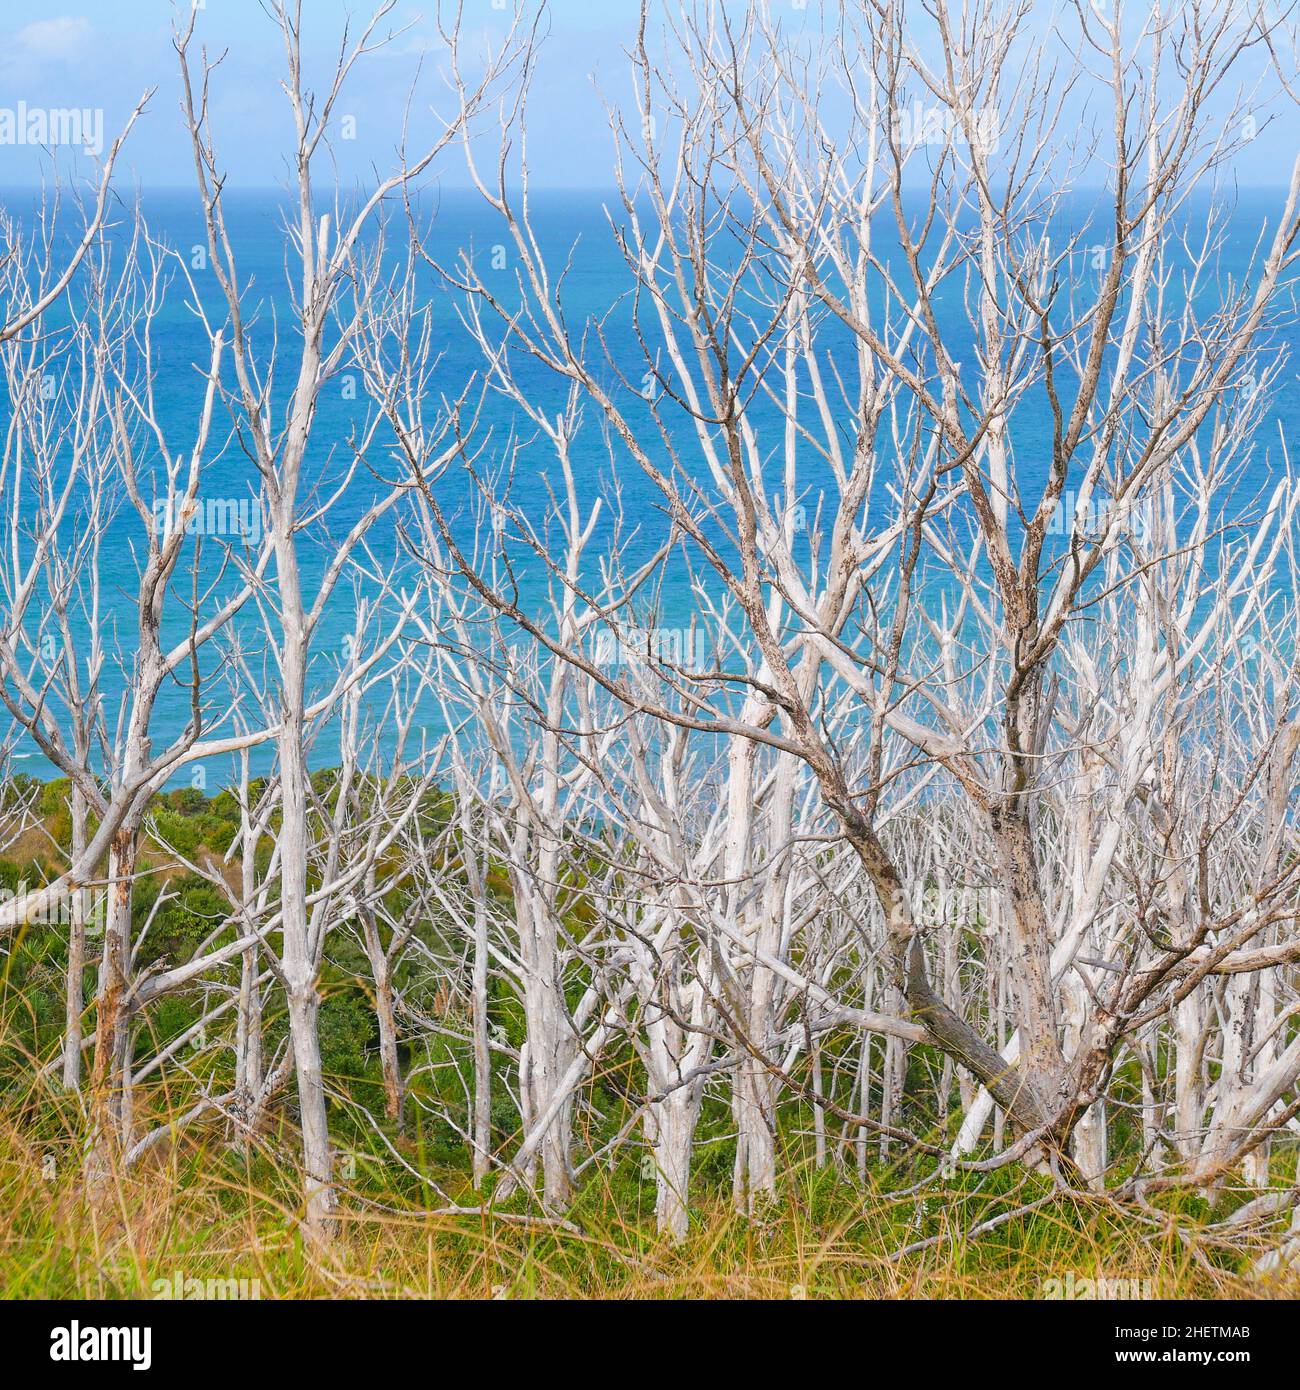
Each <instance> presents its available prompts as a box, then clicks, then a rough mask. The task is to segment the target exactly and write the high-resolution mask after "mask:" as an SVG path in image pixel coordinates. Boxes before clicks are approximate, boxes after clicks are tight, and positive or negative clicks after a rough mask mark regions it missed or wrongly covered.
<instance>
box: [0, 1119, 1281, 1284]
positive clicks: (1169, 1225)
mask: <svg viewBox="0 0 1300 1390" xmlns="http://www.w3.org/2000/svg"><path fill="white" fill-rule="evenodd" d="M69 1138H71V1134H69ZM75 1153H76V1150H75V1148H74V1147H71V1146H70V1145H63V1146H59V1145H51V1144H50V1142H49V1141H48V1140H47V1141H45V1142H36V1141H33V1140H32V1139H31V1138H29V1137H27V1136H26V1135H25V1134H24V1133H23V1132H21V1131H20V1130H19V1129H18V1128H17V1127H16V1126H15V1125H14V1124H13V1123H12V1122H9V1121H0V1190H2V1191H3V1200H2V1202H0V1206H2V1208H3V1210H2V1212H0V1293H3V1295H4V1296H5V1297H9V1298H43V1297H52V1298H63V1297H86V1298H121V1297H152V1296H154V1292H155V1281H166V1282H167V1284H168V1285H170V1284H171V1283H172V1281H173V1280H174V1279H175V1278H176V1277H177V1276H178V1275H179V1277H180V1278H182V1279H195V1280H208V1279H217V1280H228V1279H245V1280H249V1281H252V1280H256V1281H257V1289H258V1293H259V1294H260V1296H261V1297H263V1298H333V1299H337V1298H406V1297H417V1298H494V1297H495V1298H571V1299H602V1298H617V1299H645V1298H692V1299H693V1298H705V1299H750V1298H763V1299H774V1298H775V1299H791V1298H796V1299H797V1298H810V1299H811V1298H871V1299H890V1298H928V1299H934V1298H1008V1297H1010V1298H1039V1297H1042V1296H1043V1295H1044V1285H1045V1282H1046V1281H1047V1280H1049V1279H1052V1278H1057V1279H1060V1278H1062V1277H1063V1276H1065V1275H1066V1274H1067V1273H1069V1272H1072V1273H1073V1274H1074V1275H1075V1278H1076V1279H1084V1278H1095V1277H1098V1276H1102V1277H1105V1278H1109V1279H1117V1278H1131V1279H1137V1280H1148V1281H1150V1285H1149V1287H1150V1289H1151V1294H1152V1296H1154V1297H1171V1298H1224V1297H1238V1298H1239V1297H1252V1296H1253V1297H1259V1296H1270V1295H1273V1296H1288V1295H1289V1296H1295V1295H1296V1293H1297V1292H1300V1282H1298V1281H1297V1280H1296V1278H1295V1277H1294V1276H1293V1275H1292V1276H1288V1278H1287V1279H1286V1280H1284V1281H1281V1282H1274V1283H1273V1284H1262V1283H1261V1282H1260V1281H1259V1280H1257V1279H1256V1278H1255V1277H1254V1276H1253V1275H1252V1274H1251V1273H1250V1261H1249V1252H1246V1251H1237V1250H1233V1249H1230V1248H1225V1247H1223V1246H1222V1243H1221V1242H1220V1241H1219V1240H1218V1239H1217V1238H1216V1237H1215V1236H1213V1235H1212V1234H1211V1233H1209V1232H1207V1231H1205V1230H1203V1229H1201V1228H1199V1227H1198V1226H1197V1224H1196V1222H1195V1221H1194V1220H1193V1219H1192V1218H1191V1217H1190V1216H1188V1215H1187V1214H1186V1213H1174V1212H1165V1213H1161V1212H1146V1213H1137V1212H1134V1211H1132V1210H1129V1209H1122V1208H1119V1207H1117V1206H1116V1205H1115V1204H1113V1203H1109V1202H1106V1201H1099V1200H1096V1199H1093V1198H1088V1197H1081V1196H1072V1197H1069V1196H1067V1197H1059V1198H1055V1199H1052V1200H1049V1201H1047V1202H1046V1203H1045V1204H1043V1205H1039V1206H1038V1207H1037V1208H1036V1209H1035V1210H1033V1211H1032V1212H1029V1213H1026V1214H1023V1215H1020V1216H1017V1217H1014V1218H1013V1219H1010V1220H1005V1221H1004V1222H1002V1224H1000V1225H998V1226H996V1227H994V1228H992V1229H990V1230H988V1231H986V1232H985V1233H984V1234H983V1235H982V1236H979V1237H978V1238H976V1239H972V1238H970V1235H969V1233H970V1232H971V1230H972V1229H973V1228H975V1227H977V1226H978V1225H979V1224H980V1223H981V1222H982V1221H986V1220H989V1219H990V1218H992V1217H994V1216H997V1215H1002V1214H1005V1213H1007V1212H1010V1211H1014V1210H1015V1209H1017V1208H1018V1207H1019V1206H1022V1205H1024V1204H1026V1203H1027V1202H1028V1201H1029V1200H1031V1199H1033V1200H1037V1199H1038V1198H1040V1197H1041V1196H1042V1191H1041V1189H1033V1190H1027V1189H1026V1184H1032V1181H1033V1180H1030V1179H1019V1180H1017V1181H1016V1182H1015V1183H1013V1182H1011V1181H1009V1180H1006V1181H1004V1182H1003V1183H1002V1186H1001V1188H1000V1189H998V1190H994V1189H993V1187H992V1185H991V1184H989V1183H988V1182H987V1181H985V1182H984V1183H971V1184H969V1185H963V1186H960V1187H955V1186H951V1185H945V1184H944V1183H943V1182H942V1181H941V1180H936V1181H935V1182H934V1183H933V1184H932V1185H931V1186H930V1187H929V1188H928V1189H926V1191H925V1192H924V1194H923V1195H918V1196H908V1195H904V1194H902V1193H900V1192H891V1191H889V1190H888V1189H887V1186H886V1184H885V1182H884V1181H876V1182H874V1183H871V1184H866V1185H864V1184H862V1183H860V1182H859V1181H858V1180H857V1179H856V1178H853V1177H849V1176H846V1175H844V1174H841V1173H836V1172H835V1171H833V1170H823V1171H820V1172H819V1171H817V1170H815V1169H813V1168H812V1167H810V1166H804V1165H799V1166H796V1167H795V1168H794V1169H793V1171H792V1172H791V1173H789V1174H788V1175H787V1176H786V1178H785V1179H784V1181H783V1183H782V1187H781V1192H780V1195H779V1199H778V1201H777V1202H775V1203H773V1204H772V1205H771V1206H770V1208H768V1209H767V1210H765V1211H763V1212H761V1213H760V1214H759V1215H758V1216H757V1217H756V1218H754V1219H745V1218H742V1217H740V1216H738V1215H737V1214H736V1213H735V1212H734V1211H733V1210H732V1209H731V1205H730V1203H729V1201H728V1200H727V1199H726V1194H725V1193H723V1192H719V1191H709V1190H707V1189H706V1190H704V1191H702V1192H701V1193H700V1195H699V1199H698V1201H697V1203H696V1205H695V1210H694V1213H693V1219H692V1230H691V1235H690V1238H689V1240H688V1241H687V1242H686V1243H685V1244H684V1245H683V1246H681V1247H680V1248H673V1247H671V1246H669V1245H667V1244H665V1243H663V1242H660V1241H658V1240H657V1239H656V1238H655V1236H654V1232H653V1220H652V1204H653V1198H652V1196H651V1195H650V1192H649V1191H648V1190H646V1191H642V1189H641V1187H640V1186H638V1184H637V1183H636V1182H635V1181H634V1180H633V1179H632V1178H629V1176H628V1174H627V1173H626V1172H623V1173H621V1174H620V1173H617V1172H616V1173H615V1174H610V1173H607V1172H603V1171H602V1172H598V1173H596V1174H595V1175H593V1176H592V1177H591V1178H590V1179H589V1180H588V1181H587V1183H586V1184H585V1186H584V1188H583V1191H582V1194H581V1196H580V1198H579V1201H578V1203H577V1205H576V1206H575V1208H574V1210H573V1211H572V1212H571V1213H569V1214H568V1216H567V1218H566V1220H565V1221H564V1223H563V1224H560V1223H557V1222H548V1221H546V1220H545V1219H544V1218H542V1217H541V1216H540V1214H535V1215H530V1214H529V1213H528V1212H527V1211H526V1210H523V1209H520V1208H517V1207H516V1208H514V1209H512V1210H511V1211H509V1212H498V1213H482V1214H478V1213H476V1214H473V1215H447V1214H442V1215H439V1214H436V1213H434V1212H431V1211H427V1210H419V1209H417V1206H416V1204H415V1203H413V1201H412V1200H411V1192H410V1189H409V1186H408V1188H407V1189H406V1190H404V1191H391V1192H389V1191H385V1190H383V1189H382V1187H380V1186H378V1185H376V1184H375V1183H374V1182H373V1181H370V1182H367V1183H366V1184H364V1185H361V1184H358V1185H357V1186H356V1188H355V1190H352V1191H348V1192H346V1193H345V1194H344V1198H343V1202H342V1207H341V1211H340V1220H339V1231H338V1235H337V1238H336V1240H334V1241H333V1242H332V1244H331V1245H330V1247H329V1248H328V1249H326V1250H318V1249H313V1248H312V1247H310V1246H308V1245H306V1244H304V1241H303V1240H302V1238H301V1235H300V1233H299V1230H298V1224H297V1215H298V1213H297V1211H296V1210H295V1206H294V1194H295V1192H296V1188H297V1183H296V1174H295V1173H294V1171H293V1169H292V1166H291V1164H289V1163H288V1162H286V1161H284V1160H283V1159H277V1158H275V1157H274V1156H273V1155H272V1154H270V1153H267V1152H259V1153H256V1154H252V1155H245V1154H242V1153H237V1152H235V1151H233V1150H231V1149H229V1148H228V1147H226V1146H225V1145H224V1144H222V1143H220V1142H217V1141H216V1140H212V1141H210V1142H209V1145H208V1146H207V1147H206V1148H203V1147H195V1146H194V1145H193V1144H192V1143H188V1142H187V1143H179V1142H178V1143H176V1144H174V1145H172V1146H170V1147H169V1148H160V1149H159V1150H158V1151H157V1155H156V1156H152V1157H150V1158H149V1159H147V1160H146V1161H145V1162H143V1163H142V1164H141V1165H140V1166H138V1167H136V1168H134V1169H132V1170H130V1171H128V1172H125V1173H123V1172H115V1173H114V1174H112V1176H111V1177H110V1178H109V1179H108V1180H107V1181H106V1182H105V1184H104V1185H103V1187H102V1189H101V1190H100V1191H99V1192H98V1194H97V1195H96V1196H95V1197H94V1199H93V1200H92V1198H91V1196H90V1195H89V1194H88V1193H87V1191H86V1188H85V1184H84V1181H83V1178H82V1175H81V1171H80V1166H79V1164H78V1163H77V1162H76V1161H75ZM48 1155H53V1156H54V1165H53V1168H52V1169H51V1166H50V1164H49V1162H48V1158H47V1156H48ZM368 1170H369V1165H368ZM646 1187H647V1189H648V1185H646ZM467 1195H468V1194H466V1193H465V1192H464V1191H463V1190H462V1192H461V1193H460V1194H459V1200H462V1201H463V1200H465V1198H466V1196H467ZM921 1241H928V1242H929V1243H928V1244H927V1245H926V1246H925V1248H924V1249H921V1250H919V1251H916V1252H914V1253H911V1254H907V1255H904V1256H902V1257H898V1253H897V1252H898V1251H899V1250H900V1249H901V1248H902V1247H903V1246H905V1245H909V1244H915V1243H919V1242H921Z"/></svg>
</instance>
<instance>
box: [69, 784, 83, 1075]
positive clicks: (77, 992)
mask: <svg viewBox="0 0 1300 1390" xmlns="http://www.w3.org/2000/svg"><path fill="white" fill-rule="evenodd" d="M69 809H70V813H71V817H72V862H73V863H74V864H77V863H80V862H81V861H82V860H83V859H84V858H85V855H86V845H87V843H88V840H89V829H88V821H89V813H88V807H87V805H86V794H85V792H83V791H82V790H81V788H80V787H79V786H77V784H76V783H75V782H74V783H73V784H72V793H71V804H70V808H69ZM88 896H89V891H88V890H87V889H85V888H74V889H73V890H72V893H71V897H70V901H69V903H68V969H67V978H66V989H65V995H64V1020H65V1022H64V1033H63V1086H64V1089H65V1090H68V1091H75V1090H77V1088H78V1087H79V1086H80V1085H81V1043H82V1019H81V1016H82V1014H83V1012H84V1011H85V1008H86V999H85V990H84V986H83V982H82V977H83V975H84V974H85V969H86V925H87V916H88V915H89V914H88V913H87V911H86V908H87V899H88Z"/></svg>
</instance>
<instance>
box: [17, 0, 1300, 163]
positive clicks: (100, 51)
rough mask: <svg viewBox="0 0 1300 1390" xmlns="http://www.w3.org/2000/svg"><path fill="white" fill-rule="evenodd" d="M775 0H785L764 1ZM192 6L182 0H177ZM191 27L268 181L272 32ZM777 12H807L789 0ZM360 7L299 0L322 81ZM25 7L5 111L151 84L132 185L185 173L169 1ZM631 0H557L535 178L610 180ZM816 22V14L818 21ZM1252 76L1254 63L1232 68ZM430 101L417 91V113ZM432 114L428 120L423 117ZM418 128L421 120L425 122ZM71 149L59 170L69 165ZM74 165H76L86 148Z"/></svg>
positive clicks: (1286, 142) (393, 51)
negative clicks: (605, 103)
mask: <svg viewBox="0 0 1300 1390" xmlns="http://www.w3.org/2000/svg"><path fill="white" fill-rule="evenodd" d="M775 2H776V3H778V4H780V3H781V0H775ZM179 3H180V5H181V6H182V7H183V8H185V9H187V8H188V0H179ZM201 3H202V12H201V14H200V30H199V32H200V33H201V34H202V36H203V37H204V38H205V39H206V41H207V43H208V45H209V48H210V50H211V51H213V52H218V51H220V50H222V49H226V50H228V56H227V58H226V60H225V62H224V63H223V65H222V67H221V69H220V71H219V72H218V74H217V75H216V77H215V79H214V84H213V113H214V124H215V128H216V131H217V135H218V140H219V148H220V151H221V156H222V159H223V162H224V163H225V165H226V168H227V170H228V172H229V175H230V178H231V182H232V185H233V186H246V187H254V186H269V185H275V184H279V183H281V182H282V181H283V179H284V176H285V172H286V170H285V165H284V152H285V151H286V150H287V149H288V148H289V147H290V142H291V129H290V125H289V115H288V104H287V102H286V100H285V98H284V95H283V93H282V92H281V91H280V89H279V87H278V85H277V83H278V78H279V75H280V72H281V68H282V49H281V44H280V36H279V32H278V30H277V28H276V27H275V25H274V24H273V23H272V22H271V21H270V20H269V19H268V17H267V16H266V15H265V14H264V13H263V11H262V9H261V6H260V4H259V3H258V0H201ZM513 3H514V0H464V8H465V15H466V25H467V28H469V29H471V30H481V31H483V32H484V33H485V34H494V33H495V34H500V33H501V32H502V31H503V29H504V26H505V25H506V23H507V22H508V17H507V15H506V13H505V12H504V9H503V6H506V5H512V4H513ZM787 3H788V4H789V6H790V12H789V15H788V16H787V17H786V22H798V21H799V20H800V19H807V18H810V16H808V15H807V14H806V13H804V14H801V13H800V10H799V7H798V6H797V5H796V3H795V0H787ZM1051 9H1052V7H1051V6H1048V5H1044V6H1043V10H1042V12H1041V14H1040V13H1039V12H1037V11H1036V12H1035V27H1036V28H1038V29H1040V30H1041V29H1043V28H1044V27H1045V26H1046V25H1047V24H1049V23H1050V18H1051V15H1050V11H1051ZM349 12H351V13H352V14H353V15H354V17H357V18H360V17H361V16H363V15H365V14H368V13H369V3H368V0H310V3H309V4H308V5H307V6H306V14H307V46H308V60H309V65H310V68H311V70H313V71H314V72H316V73H317V74H319V75H320V77H321V78H322V79H323V78H324V76H325V74H327V72H328V71H329V69H330V67H331V64H332V60H333V58H334V56H335V53H336V51H337V44H338V40H339V35H340V33H341V29H342V24H343V20H344V17H345V16H346V15H347V14H348V13H349ZM37 13H38V12H37V10H36V7H35V6H34V5H30V4H27V3H23V4H17V5H15V4H9V5H6V6H4V8H3V12H0V109H2V108H17V106H18V104H19V103H20V102H26V103H27V104H28V106H44V107H55V108H68V107H78V108H80V107H86V108H92V109H102V110H103V112H104V118H103V119H104V130H105V138H106V139H111V136H112V133H113V132H114V131H115V130H116V129H117V128H118V127H119V126H120V125H121V123H122V121H123V120H124V119H125V117H126V115H127V113H128V112H129V111H130V110H131V108H132V107H133V106H134V104H135V102H136V101H137V100H138V99H139V97H140V95H141V94H142V93H143V92H144V90H145V89H146V88H148V87H151V86H156V87H157V88H158V90H157V92H156V94H155V96H154V98H153V101H152V103H151V106H150V110H149V112H148V114H147V116H146V117H145V119H144V120H143V121H142V122H141V124H140V125H139V126H138V128H137V130H136V132H135V133H134V134H133V137H132V140H131V144H130V147H129V151H128V155H127V157H126V160H125V166H124V167H125V169H126V170H127V171H128V173H129V176H130V177H132V178H134V179H136V180H138V181H139V182H140V183H141V184H142V185H143V186H145V187H150V186H162V185H185V186H189V185H190V183H191V179H192V175H191V171H190V170H191V166H190V158H189V151H188V147H187V144H186V141H185V138H184V134H183V131H182V128H181V123H180V117H179V109H178V92H179V88H178V79H177V67H176V56H175V53H174V51H173V49H172V46H171V24H172V18H173V14H174V10H173V5H172V3H171V0H78V2H77V3H73V4H71V5H70V7H69V8H67V9H64V8H62V7H61V6H60V4H59V0H55V3H54V6H53V7H52V8H50V9H47V10H45V11H44V12H43V13H40V14H39V17H35V16H36V15H37ZM432 13H433V3H432V0H425V3H419V0H400V3H399V5H398V9H397V11H396V12H395V15H394V16H393V19H392V20H391V21H390V23H394V24H397V25H399V26H400V25H404V24H406V25H409V26H410V27H409V28H408V29H407V30H406V32H405V33H403V34H402V35H401V37H400V38H399V39H398V40H397V41H396V42H395V43H394V44H393V45H392V46H391V48H390V49H389V50H387V51H386V52H385V53H383V54H382V55H376V56H374V57H372V58H371V59H369V60H368V61H367V62H366V63H364V64H362V65H361V66H360V67H359V68H358V69H357V70H356V71H355V72H354V75H353V78H352V81H351V84H350V86H349V89H348V91H349V95H348V96H347V98H346V99H345V101H344V103H343V107H342V110H343V112H345V113H347V114H350V115H352V116H353V117H354V118H355V130H356V138H355V139H354V140H352V141H350V142H349V141H337V142H336V143H335V146H334V150H335V157H336V159H337V161H338V165H339V169H340V172H341V174H342V175H343V177H344V178H345V180H351V179H352V178H356V177H364V176H365V174H366V173H367V172H368V170H369V169H370V168H371V167H372V166H375V165H377V166H379V167H380V168H382V169H388V168H390V167H391V166H392V164H393V162H394V160H393V146H394V141H395V138H396V133H397V132H398V131H399V130H400V128H401V123H402V118H403V111H404V107H405V103H406V98H407V93H408V91H409V89H410V84H411V80H412V78H413V77H414V75H415V73H416V70H417V67H418V65H419V64H420V62H421V60H422V59H423V60H424V62H425V70H424V92H425V93H426V94H432V93H433V92H434V91H435V90H436V87H437V79H436V76H435V69H436V63H437V42H436V29H435V27H434V25H433V23H432V21H431V20H430V19H428V18H424V17H422V16H427V15H431V14H432ZM636 14H637V5H636V0H552V3H551V6H550V16H551V19H550V36H549V39H548V41H547V43H546V46H545V49H544V54H543V58H542V61H541V63H540V67H539V72H538V79H537V82H536V84H535V87H534V93H533V98H532V105H531V118H530V131H531V142H532V149H531V157H532V165H533V173H534V177H535V179H536V181H537V183H538V184H539V185H550V186H555V187H583V186H586V187H592V186H598V187H605V186H607V185H608V184H609V182H610V177H609V167H610V161H609V149H610V137H609V133H608V129H607V127H606V125H605V120H604V115H603V110H602V105H601V99H600V97H599V95H598V93H597V91H596V83H597V82H599V83H600V84H601V86H602V87H603V88H604V89H605V90H606V91H610V92H614V93H621V92H625V91H626V90H627V78H626V75H625V74H626V63H625V59H624V57H623V52H622V50H623V47H624V45H625V44H627V43H628V41H629V40H630V39H631V37H632V35H633V33H634V30H635V22H636ZM814 22H815V21H814ZM1243 76H1244V77H1245V78H1247V79H1249V77H1250V76H1251V65H1250V63H1247V64H1246V65H1245V66H1244V67H1243ZM427 107H428V99H427V96H426V100H425V101H424V102H422V103H421V104H420V109H422V110H426V111H427ZM426 121H427V117H426ZM426 128H427V125H426ZM1298 142H1300V120H1297V116H1296V113H1295V112H1294V111H1293V110H1291V109H1289V108H1288V109H1283V110H1280V114H1279V117H1278V119H1277V120H1276V121H1275V123H1274V124H1273V125H1272V126H1271V127H1269V128H1268V130H1267V131H1266V132H1265V134H1264V135H1263V136H1261V137H1260V138H1259V139H1257V140H1255V141H1254V142H1253V144H1252V145H1251V147H1250V148H1248V149H1247V150H1246V151H1244V152H1243V154H1242V156H1241V157H1240V158H1239V159H1238V160H1237V162H1236V166H1235V170H1234V172H1235V174H1236V176H1237V178H1238V179H1239V180H1240V181H1241V182H1242V183H1243V184H1246V185H1251V184H1264V185H1267V184H1272V183H1276V182H1278V181H1279V180H1281V179H1283V178H1284V177H1285V175H1286V174H1287V173H1289V169H1290V164H1291V161H1292V159H1293V158H1294V155H1295V151H1296V148H1297V144H1298ZM72 159H73V157H72V156H70V155H69V154H68V153H67V152H66V151H64V152H61V153H60V155H59V162H60V165H61V167H66V166H67V165H68V164H69V163H70V162H72ZM81 167H82V168H83V169H85V168H86V163H85V161H84V160H82V161H81ZM49 168H50V165H49V158H48V156H47V155H46V154H45V153H43V152H42V151H40V150H38V149H33V148H31V147H29V146H16V145H11V144H4V143H0V186H6V185H7V186H15V185H29V184H34V183H38V182H40V181H41V179H42V177H43V176H47V175H48V173H49ZM442 177H443V178H444V181H445V182H446V183H448V184H455V183H457V182H460V181H461V179H462V174H461V171H460V169H459V167H458V161H456V160H448V161H447V162H446V168H445V171H444V172H443V175H442Z"/></svg>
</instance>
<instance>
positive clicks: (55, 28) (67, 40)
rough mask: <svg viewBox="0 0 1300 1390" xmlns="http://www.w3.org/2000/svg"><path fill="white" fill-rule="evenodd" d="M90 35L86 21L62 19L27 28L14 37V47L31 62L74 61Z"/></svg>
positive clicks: (37, 21) (38, 23) (69, 17)
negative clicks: (55, 59) (59, 59)
mask: <svg viewBox="0 0 1300 1390" xmlns="http://www.w3.org/2000/svg"><path fill="white" fill-rule="evenodd" d="M90 33H91V28H90V20H88V19H81V18H76V19H74V18H73V17H72V16H71V15H62V16H60V17H59V18H58V19H38V20H36V21H35V22H34V23H32V24H28V25H27V26H26V27H25V28H22V29H20V30H19V31H18V33H17V34H16V35H15V36H14V44H15V47H17V48H19V49H20V50H22V51H23V52H25V53H26V54H28V55H29V56H30V57H33V58H43V59H50V58H74V57H76V56H77V54H78V53H80V52H81V51H82V49H83V48H84V47H85V46H86V42H87V40H88V39H89V38H90Z"/></svg>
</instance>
